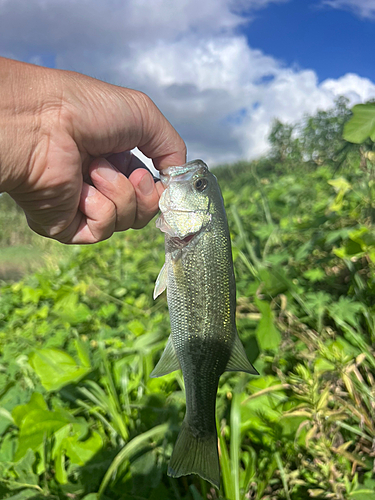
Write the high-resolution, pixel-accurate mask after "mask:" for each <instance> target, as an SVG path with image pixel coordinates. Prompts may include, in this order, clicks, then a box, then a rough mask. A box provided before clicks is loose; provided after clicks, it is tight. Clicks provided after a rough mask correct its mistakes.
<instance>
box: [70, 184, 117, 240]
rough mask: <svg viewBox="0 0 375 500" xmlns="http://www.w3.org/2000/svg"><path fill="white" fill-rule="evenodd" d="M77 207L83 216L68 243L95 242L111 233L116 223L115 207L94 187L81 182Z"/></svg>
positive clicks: (104, 238)
mask: <svg viewBox="0 0 375 500" xmlns="http://www.w3.org/2000/svg"><path fill="white" fill-rule="evenodd" d="M79 209H80V211H81V213H82V214H83V215H84V217H82V218H81V221H80V225H79V227H78V229H77V231H76V233H75V234H74V235H73V237H72V238H71V240H70V241H69V242H68V243H74V244H82V243H97V242H98V241H102V240H106V239H107V238H109V237H110V236H111V235H112V234H113V232H114V230H115V225H116V207H115V205H114V203H113V202H112V201H111V200H109V199H108V198H106V197H105V196H104V195H103V194H102V193H100V192H99V191H98V190H97V189H96V188H95V187H93V186H90V185H88V184H86V183H84V184H83V186H82V192H81V199H80V203H79Z"/></svg>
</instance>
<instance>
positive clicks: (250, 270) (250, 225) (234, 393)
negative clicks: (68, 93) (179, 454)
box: [0, 156, 375, 500]
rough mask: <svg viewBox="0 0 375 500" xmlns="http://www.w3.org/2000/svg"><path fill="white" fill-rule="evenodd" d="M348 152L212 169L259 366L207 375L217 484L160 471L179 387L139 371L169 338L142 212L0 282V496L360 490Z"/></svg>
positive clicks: (374, 244)
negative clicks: (282, 165) (132, 225)
mask: <svg viewBox="0 0 375 500" xmlns="http://www.w3.org/2000/svg"><path fill="white" fill-rule="evenodd" d="M361 161H362V160H361ZM361 161H356V162H354V163H353V162H350V161H348V162H346V163H345V164H342V165H341V167H340V172H336V173H335V168H333V167H332V164H331V163H329V164H324V163H323V164H321V165H317V166H316V168H314V169H311V168H306V165H305V164H303V163H301V164H297V163H295V164H294V168H293V170H290V169H288V171H287V172H286V173H282V174H281V173H280V169H279V168H277V169H276V170H272V169H271V165H270V160H269V159H264V160H262V161H260V162H253V163H251V164H247V163H240V164H237V165H234V166H233V167H231V168H230V169H228V168H227V167H223V168H218V169H216V171H215V173H216V174H217V177H218V179H219V181H220V184H221V186H222V188H223V194H224V198H225V204H226V207H227V212H228V217H229V225H230V230H231V236H232V242H233V257H234V262H235V272H236V280H237V298H238V300H237V324H238V329H239V333H240V336H241V338H242V340H243V343H244V345H245V349H246V351H247V354H248V357H249V359H250V360H251V361H252V362H254V364H255V366H256V367H257V369H258V371H259V372H260V374H261V375H260V376H259V377H249V376H248V375H246V374H241V373H237V374H233V373H231V374H229V373H225V374H224V375H223V376H222V377H221V381H220V387H219V391H218V397H217V426H218V434H219V444H220V462H221V470H222V488H221V489H220V491H219V492H216V491H215V490H214V489H212V488H211V487H210V485H208V484H207V483H206V482H205V481H203V480H200V479H199V478H197V477H195V476H191V477H185V478H180V479H172V478H169V477H167V476H166V468H167V467H166V464H167V461H168V458H169V456H170V454H171V451H172V448H173V444H174V442H175V439H176V436H177V432H178V429H179V425H180V422H181V420H182V418H183V415H184V411H185V408H184V405H185V398H184V385H183V380H182V376H181V373H180V372H174V373H172V374H170V375H167V376H165V377H162V378H160V379H150V378H149V375H150V373H151V371H152V369H153V368H154V366H155V364H156V362H157V360H158V359H159V357H160V354H161V352H162V349H163V347H164V345H165V342H166V339H167V337H168V335H169V319H168V312H167V305H166V299H165V297H164V296H161V297H160V298H158V300H157V301H155V302H154V301H153V300H152V290H153V285H154V281H155V278H156V276H157V274H158V271H159V269H160V268H161V266H162V263H163V260H164V247H163V236H162V234H161V233H160V232H159V231H157V230H156V228H155V227H153V225H152V224H151V225H150V226H148V227H147V228H146V229H144V230H142V231H138V232H137V231H128V232H127V233H125V234H116V235H115V236H114V237H112V238H111V239H110V241H107V242H103V243H100V244H98V245H95V246H91V247H82V248H70V249H69V251H68V255H67V257H66V258H65V259H64V260H61V261H60V262H59V267H58V268H57V267H49V268H46V269H42V270H40V271H38V272H37V273H34V274H31V275H27V276H25V277H24V278H23V279H22V280H21V281H18V282H7V283H4V284H3V285H2V287H1V292H0V293H1V295H0V363H1V364H0V415H1V418H0V478H1V479H0V497H1V498H7V499H12V500H21V499H33V500H41V499H48V500H49V499H51V500H52V499H64V500H68V499H70V500H71V499H73V500H99V498H102V499H104V500H105V499H109V498H111V499H113V500H116V499H126V498H129V499H135V500H136V499H146V498H147V499H160V498H162V499H165V500H168V499H176V498H177V499H180V500H185V499H186V500H188V499H189V500H199V499H211V500H213V499H219V498H220V499H223V500H224V499H228V500H239V499H245V498H246V499H256V500H271V499H272V500H276V499H278V500H279V499H286V500H306V499H307V498H318V499H328V498H330V499H331V498H333V499H337V500H342V499H356V500H367V499H370V498H373V497H374V495H375V478H374V474H373V466H374V459H375V452H374V447H373V443H374V442H375V422H374V417H373V415H374V408H375V393H374V376H375V374H374V373H375V358H374V345H375V321H374V313H375V305H374V304H375V232H374V228H373V225H372V224H373V218H374V209H375V206H374V179H373V171H374V170H373V166H372V163H371V156H370V157H369V158H367V159H366V164H365V166H363V162H362V164H361Z"/></svg>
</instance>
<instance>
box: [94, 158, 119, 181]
mask: <svg viewBox="0 0 375 500" xmlns="http://www.w3.org/2000/svg"><path fill="white" fill-rule="evenodd" d="M96 171H97V173H98V174H99V175H100V177H103V179H105V180H106V181H111V182H113V181H114V180H115V179H116V177H117V176H118V172H117V170H116V169H115V168H113V167H112V165H111V164H110V163H109V162H108V161H107V160H105V159H104V158H102V159H101V160H100V162H99V165H98V168H97V170H96Z"/></svg>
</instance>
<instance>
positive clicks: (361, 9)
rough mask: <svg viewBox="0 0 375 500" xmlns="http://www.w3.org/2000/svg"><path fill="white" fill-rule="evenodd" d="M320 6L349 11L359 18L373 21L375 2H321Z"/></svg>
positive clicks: (368, 0)
mask: <svg viewBox="0 0 375 500" xmlns="http://www.w3.org/2000/svg"><path fill="white" fill-rule="evenodd" d="M322 4H323V5H328V6H329V7H333V8H334V9H344V10H349V11H351V12H354V14H356V15H357V16H359V17H363V18H369V19H375V0H323V2H322Z"/></svg>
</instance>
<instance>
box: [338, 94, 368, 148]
mask: <svg viewBox="0 0 375 500" xmlns="http://www.w3.org/2000/svg"><path fill="white" fill-rule="evenodd" d="M352 112H353V116H352V117H351V119H350V120H349V121H348V122H346V124H345V126H344V133H343V137H344V139H345V140H346V141H349V142H354V143H355V144H361V143H362V142H364V141H365V140H366V139H367V138H368V137H370V139H371V140H372V141H374V142H375V104H373V103H371V104H357V105H356V106H354V107H353V108H352Z"/></svg>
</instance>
